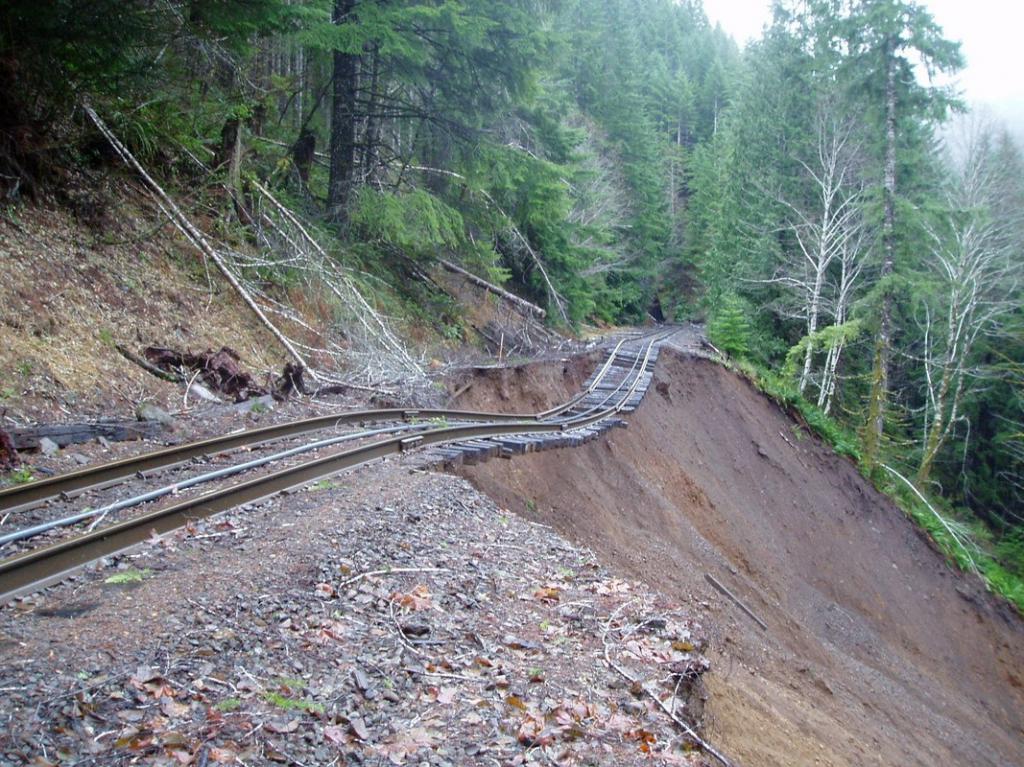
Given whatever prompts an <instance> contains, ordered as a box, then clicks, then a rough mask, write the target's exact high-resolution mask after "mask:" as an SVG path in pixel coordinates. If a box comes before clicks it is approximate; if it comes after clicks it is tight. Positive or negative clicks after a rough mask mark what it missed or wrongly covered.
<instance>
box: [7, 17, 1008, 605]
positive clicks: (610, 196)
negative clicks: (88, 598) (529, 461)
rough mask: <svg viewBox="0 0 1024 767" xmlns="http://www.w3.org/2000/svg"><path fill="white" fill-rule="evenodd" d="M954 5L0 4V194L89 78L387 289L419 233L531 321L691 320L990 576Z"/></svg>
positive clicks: (36, 189) (968, 147)
mask: <svg viewBox="0 0 1024 767" xmlns="http://www.w3.org/2000/svg"><path fill="white" fill-rule="evenodd" d="M955 34H956V30H942V29H940V28H939V27H938V26H937V25H936V24H935V22H934V20H933V19H932V18H931V17H930V15H929V14H928V13H927V11H926V10H925V9H924V7H923V6H922V5H921V4H919V3H916V2H911V1H910V0H801V1H800V2H797V0H785V1H780V2H776V3H775V5H774V9H773V20H772V22H771V24H770V25H769V26H768V27H767V28H766V30H765V32H764V35H763V37H762V38H761V39H760V40H758V41H756V42H753V43H751V44H750V45H749V46H748V47H747V48H746V49H744V50H740V48H739V47H738V46H737V45H736V44H735V43H734V41H732V40H731V39H730V38H729V37H728V36H727V35H725V34H724V33H723V32H722V31H721V30H720V29H718V28H716V27H713V26H711V25H710V24H709V22H708V20H707V17H706V15H705V13H704V11H703V8H702V5H701V3H700V2H699V1H698V0H678V1H673V0H551V1H549V2H545V1H543V0H497V1H496V0H431V1H425V2H416V1H413V0H236V1H234V2H229V1H227V0H31V1H30V0H8V2H6V3H5V4H4V6H3V8H2V9H0V196H2V198H3V199H4V201H5V202H8V203H13V202H17V201H18V200H19V199H23V198H31V197H33V196H36V197H38V196H41V195H44V194H45V189H46V186H47V183H48V179H50V180H52V175H53V172H52V167H53V166H54V165H58V164H59V163H60V162H79V161H82V162H91V161H94V160H95V157H96V155H97V154H98V153H99V154H102V152H101V150H99V149H98V148H97V147H96V146H95V142H94V141H91V140H90V138H89V135H90V131H89V130H88V126H87V125H86V124H85V121H84V119H83V118H82V110H81V107H82V105H83V104H84V103H85V102H89V103H91V104H92V105H93V106H94V107H95V108H96V109H97V110H98V111H99V112H101V113H102V114H103V115H104V116H105V118H106V119H107V120H108V122H109V123H110V124H111V126H112V127H113V129H114V130H115V131H116V132H117V133H118V135H120V136H121V137H122V138H123V139H124V140H125V141H126V142H127V143H128V145H129V146H130V147H131V149H132V151H134V152H135V153H136V154H137V155H138V156H140V157H142V158H143V159H144V160H145V161H146V162H147V163H148V164H149V165H150V166H151V167H155V168H159V169H162V170H161V172H162V173H163V176H164V178H165V180H166V181H167V182H168V183H169V184H172V185H173V184H174V183H175V180H177V183H178V184H179V185H180V187H181V188H183V189H185V188H195V187H196V186H197V185H201V183H202V182H204V181H208V180H209V179H210V178H214V179H216V180H217V181H218V183H221V184H226V185H227V187H228V188H229V189H232V190H234V193H235V194H236V195H237V197H236V199H239V200H241V199H244V197H245V195H246V190H247V189H248V188H249V186H248V185H249V184H250V183H251V182H253V181H257V180H258V181H259V182H260V183H261V184H266V185H269V186H270V187H271V188H273V189H274V190H275V191H276V192H277V193H278V194H279V195H280V196H281V197H282V198H283V199H286V200H287V201H288V202H289V204H291V205H293V206H294V207H295V208H296V209H301V210H302V211H303V213H304V215H306V216H308V217H309V218H310V219H311V220H315V221H316V222H318V225H319V226H322V227H323V228H324V231H329V232H330V234H331V237H333V238H334V239H335V241H336V242H337V243H339V248H340V250H339V252H343V253H344V254H345V255H344V257H345V258H347V259H350V260H351V263H352V264H354V265H356V266H357V267H358V269H359V270H360V271H361V273H364V274H368V275H371V276H372V278H373V279H375V280H381V281H383V282H385V283H387V284H389V285H391V286H393V287H394V288H395V289H396V290H399V291H402V292H404V293H405V294H406V295H408V296H410V297H411V300H412V301H413V302H420V303H421V304H423V303H425V302H429V301H430V300H431V299H430V297H429V295H428V294H429V292H430V290H431V288H430V286H429V285H427V284H425V282H424V280H423V279H422V277H423V275H424V270H428V269H429V267H430V265H431V264H433V263H434V262H435V261H436V260H437V259H438V258H439V257H440V258H445V259H448V260H452V261H457V262H459V263H460V264H461V265H462V266H464V267H465V268H467V269H470V270H471V271H474V272H477V273H479V274H482V275H484V276H486V277H487V278H488V279H490V280H492V281H496V282H501V283H502V284H504V285H505V286H506V287H507V288H508V289H510V290H513V291H515V292H517V293H519V294H520V295H522V296H524V297H526V298H527V299H529V300H531V301H534V302H536V303H539V304H541V305H543V306H544V307H545V308H546V309H547V314H548V318H549V321H550V322H552V323H554V324H557V325H562V326H565V327H572V326H578V324H579V323H582V322H643V321H647V320H648V319H649V318H651V317H654V318H655V319H658V320H660V319H687V318H693V319H701V320H706V321H707V322H708V324H709V331H710V335H711V339H712V341H713V342H714V343H715V344H716V345H717V346H718V347H719V348H721V349H722V350H723V351H725V352H726V353H728V354H729V355H731V356H732V357H733V358H734V359H735V360H738V361H739V362H740V364H741V365H746V366H749V367H750V369H751V371H752V372H753V373H754V374H755V375H756V376H757V377H758V378H759V379H760V380H761V381H762V384H763V385H764V386H766V387H767V388H770V389H771V390H772V391H773V392H774V393H775V394H776V395H777V396H779V397H781V398H782V399H784V400H786V401H787V402H790V403H791V404H793V405H794V407H797V408H798V409H800V410H801V412H803V413H804V417H805V418H807V420H808V421H809V422H811V423H812V425H814V426H815V427H816V428H817V429H818V430H819V431H821V432H822V433H824V434H825V435H826V436H828V437H829V438H830V439H832V441H833V442H834V443H835V444H836V445H837V446H838V447H839V448H840V449H841V450H844V451H845V452H847V453H849V454H850V455H852V456H854V457H856V458H858V459H859V460H860V461H861V462H862V464H863V466H864V467H865V469H866V470H867V471H869V472H871V473H872V474H873V476H874V477H875V479H876V480H877V481H879V482H880V483H887V484H891V486H892V488H893V489H894V490H896V489H900V488H903V489H905V488H904V485H905V483H904V482H903V480H902V479H900V478H899V477H897V473H898V474H899V475H900V476H902V477H904V478H906V479H907V480H908V481H909V482H911V483H912V484H913V485H914V486H915V487H916V488H918V489H920V490H923V491H925V492H926V493H928V494H931V495H933V496H935V497H938V496H941V497H942V498H943V499H944V502H943V508H942V513H944V514H947V515H950V517H951V519H953V520H954V522H953V523H952V524H953V527H952V530H951V531H950V530H948V529H947V528H945V527H943V528H942V529H939V528H936V529H935V530H933V533H934V534H935V535H936V536H937V537H942V536H945V535H947V534H949V535H951V539H950V540H949V541H947V543H949V545H950V547H951V548H952V549H953V550H955V553H954V556H957V558H959V559H961V560H962V563H964V561H966V562H967V563H968V566H972V565H973V564H974V563H975V562H974V560H976V559H977V560H979V561H981V560H984V561H985V562H988V563H989V565H991V567H990V573H992V574H994V575H990V578H995V579H996V580H998V579H1000V578H1005V579H1006V581H1005V583H1004V584H1002V585H999V584H997V585H998V586H999V588H1000V589H1001V590H1003V591H1004V592H1012V591H1013V589H1015V588H1016V589H1019V588H1020V586H1019V581H1017V580H1014V579H1015V578H1017V577H1018V576H1021V575H1024V570H1022V568H1024V534H1022V532H1021V530H1022V529H1024V511H1022V509H1024V398H1022V397H1024V395H1022V386H1024V331H1022V327H1024V326H1022V319H1024V317H1022V309H1021V306H1022V302H1021V298H1022V293H1021V283H1020V279H1021V274H1022V262H1024V259H1022V255H1021V245H1022V241H1024V222H1022V220H1021V216H1022V211H1024V158H1022V156H1021V152H1020V148H1019V147H1018V146H1017V145H1016V144H1015V143H1014V141H1013V140H1012V139H1011V138H1010V136H1009V135H1008V133H1007V132H1006V131H1004V130H1003V129H1002V128H1001V127H1000V126H998V125H994V124H990V123H986V122H985V121H984V120H983V119H982V118H980V117H978V116H977V115H970V114H966V113H965V112H964V109H963V105H962V104H961V103H960V101H959V100H958V96H957V94H956V93H954V92H952V91H951V90H950V89H948V88H946V87H942V86H940V85H937V84H936V83H940V82H949V77H950V76H952V75H955V73H956V72H957V71H958V70H959V69H960V68H962V66H963V65H964V62H963V59H962V56H961V53H960V51H959V47H958V45H957V44H955V43H953V42H951V37H953V36H955ZM940 136H941V137H942V140H940V139H939V137H940ZM197 167H205V168H208V169H209V174H210V175H209V176H202V174H201V173H200V174H199V176H197V170H196V168H197ZM242 207H244V206H242ZM423 315H424V317H423V319H424V321H425V322H439V321H440V322H444V323H452V326H457V323H458V318H457V317H451V316H448V315H443V313H442V315H436V313H432V312H430V311H427V310H424V311H423ZM439 316H440V317H441V319H440V320H439V319H438V317H439ZM915 498H916V496H915ZM909 502H911V503H917V500H914V499H913V498H912V499H910V501H909ZM922 513H923V512H922ZM929 513H930V512H929ZM925 516H926V517H927V514H925ZM979 519H980V520H984V524H979V523H978V522H977V520H979ZM943 530H946V532H943ZM961 533H962V534H963V535H962V536H961V535H960V534H961ZM971 535H973V536H974V537H975V538H977V539H979V540H980V548H979V549H975V548H973V544H972V545H969V546H960V548H957V546H958V544H960V543H962V542H961V541H960V538H961V537H963V538H964V540H965V541H966V540H967V539H968V538H969V537H970V536H971ZM961 549H962V550H961ZM956 552H958V553H956ZM996 562H998V563H1000V564H994V563H996ZM1007 584H1009V585H1007ZM1014 584H1016V585H1014ZM1018 596H1019V599H1020V601H1022V602H1024V592H1022V593H1019V594H1018Z"/></svg>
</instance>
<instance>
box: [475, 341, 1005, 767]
mask: <svg viewBox="0 0 1024 767" xmlns="http://www.w3.org/2000/svg"><path fill="white" fill-rule="evenodd" d="M506 375H508V376H512V380H511V381H509V382H508V383H509V384H510V385H509V386H508V387H507V388H506V389H503V388H502V384H503V381H502V380H493V378H492V379H484V378H481V379H480V380H478V381H476V382H475V389H476V390H475V391H473V389H471V390H470V391H473V395H472V396H473V398H474V403H481V404H483V403H488V402H491V403H498V404H503V405H505V406H506V407H509V408H512V409H518V408H526V407H529V406H531V405H532V404H533V401H534V399H535V398H536V397H538V396H541V395H540V394H539V392H540V389H541V388H542V387H543V385H544V384H545V381H542V380H540V379H541V378H543V376H556V377H557V376H559V375H563V376H564V372H563V371H560V370H558V369H557V368H555V369H549V370H547V372H545V373H543V375H542V376H538V380H537V381H536V382H534V385H531V381H530V376H531V373H529V372H525V371H524V372H523V373H521V374H518V373H508V374H506ZM512 383H516V384H521V385H522V389H521V393H516V394H513V393H512V391H513V387H512V386H511V384H512ZM515 388H516V389H518V388H519V386H516V387H515ZM460 404H461V403H460ZM464 472H465V475H466V476H467V477H468V478H469V479H470V480H471V481H472V482H473V483H474V484H475V485H476V486H477V487H479V488H480V489H482V490H483V491H485V492H486V493H488V494H489V495H491V496H492V497H493V498H495V499H496V500H497V501H498V502H499V503H501V504H502V505H505V506H507V507H508V508H511V509H513V510H515V511H517V512H518V513H520V514H522V515H524V516H526V517H528V518H530V519H533V520H535V521H540V522H544V523H547V524H550V525H552V526H553V527H555V528H556V529H557V530H558V531H560V532H561V533H563V534H564V535H566V536H567V537H568V538H569V539H570V540H572V541H574V542H576V543H578V544H582V545H586V546H589V547H591V548H593V549H594V550H595V551H596V552H597V553H598V555H599V556H600V558H601V559H602V561H603V562H604V563H606V564H609V565H612V566H616V567H620V568H623V569H625V570H626V571H628V572H629V573H631V574H632V575H634V576H636V577H638V578H640V579H642V580H644V581H645V582H647V583H649V584H650V585H652V586H654V587H656V588H658V589H660V590H662V591H664V592H665V593H667V594H668V595H670V596H671V597H674V598H678V599H681V600H683V601H689V603H690V604H691V605H692V606H693V607H694V608H695V609H698V610H700V609H704V610H706V611H707V613H708V615H707V617H706V618H705V621H706V623H709V624H713V625H715V626H716V627H717V629H716V631H715V632H713V639H714V641H713V644H714V647H713V652H711V653H710V656H709V657H711V659H712V662H713V664H714V666H713V671H712V673H711V674H710V675H708V677H707V681H708V684H709V687H710V690H711V700H710V701H709V704H708V708H707V713H708V716H709V722H708V724H709V728H708V731H707V735H708V737H709V739H711V740H712V741H713V742H714V743H715V744H716V745H718V746H719V747H721V748H722V749H724V750H725V751H726V752H727V753H729V754H730V755H731V756H733V757H734V758H735V759H736V760H737V761H739V762H740V763H741V764H743V765H745V766H746V767H760V766H762V765H779V767H782V766H783V765H786V766H787V767H789V766H791V765H814V764H821V765H851V766H852V765H901V766H902V765H922V766H925V765H927V766H928V767H931V766H933V765H939V764H971V765H999V766H1000V767H1006V766H1007V765H1015V764H1024V689H1022V686H1021V682H1020V678H1021V676H1022V675H1021V673H1020V669H1021V668H1024V621H1022V620H1021V618H1020V617H1019V615H1018V614H1017V613H1015V612H1014V611H1013V610H1012V609H1010V608H1009V607H1008V606H1007V605H1006V604H1005V603H1002V602H1000V601H998V600H996V599H995V598H993V597H992V596H990V595H989V594H987V593H986V592H985V591H984V589H983V587H982V585H981V583H980V582H979V581H978V579H977V578H973V577H970V576H967V575H964V574H962V573H960V572H957V571H954V570H952V569H951V568H950V567H949V566H948V565H947V564H946V562H945V561H944V560H943V558H942V556H941V555H940V554H939V553H938V552H937V551H936V550H935V549H934V547H933V546H932V545H931V544H930V543H929V542H928V541H927V540H926V539H925V537H924V536H923V534H922V533H920V531H919V530H918V528H916V527H915V526H914V525H913V524H912V523H911V522H910V521H909V520H907V519H906V517H905V516H904V515H903V514H902V512H900V511H899V509H898V508H896V507H895V506H894V505H893V504H892V503H891V502H890V501H889V500H888V499H887V498H885V497H884V496H882V495H881V494H879V493H878V492H876V491H875V490H874V488H873V487H871V485H870V484H869V483H867V482H866V481H865V480H864V479H863V478H862V477H861V476H860V474H859V473H858V472H857V470H856V467H854V466H853V465H852V464H851V463H850V462H849V461H848V460H846V459H844V458H841V457H839V456H837V455H835V454H834V453H833V452H832V451H831V450H830V449H829V448H827V447H826V446H824V445H822V444H821V443H820V442H819V441H818V440H817V439H816V438H813V437H811V436H809V435H807V434H806V433H805V432H803V431H802V430H801V429H800V428H799V427H797V426H796V425H795V424H794V423H793V422H792V421H791V420H790V419H789V418H788V417H787V416H786V415H785V414H784V413H783V412H782V411H781V410H780V409H779V408H778V406H776V405H775V404H774V403H772V402H771V401H769V400H768V399H766V398H765V397H764V396H762V395H761V394H760V393H758V392H757V391H756V390H754V389H753V388H752V387H751V386H750V385H749V384H748V383H746V382H745V381H742V380H741V379H739V378H737V377H736V376H734V375H732V374H731V373H729V372H728V371H726V370H724V369H723V368H721V367H719V366H717V365H714V364H712V363H709V362H705V361H702V360H696V359H690V358H684V357H682V356H680V355H676V354H674V353H672V352H669V351H666V352H663V354H662V357H661V360H660V362H659V366H658V370H657V374H656V377H655V386H654V387H653V388H652V390H651V393H650V394H649V395H648V396H647V398H646V400H645V402H644V403H643V405H642V406H641V407H640V409H639V411H638V412H637V413H636V414H634V415H633V416H632V417H631V419H630V424H629V428H628V429H627V430H617V431H615V432H614V433H613V434H612V435H611V436H610V437H608V438H606V439H604V440H602V441H600V442H597V443H593V444H590V445H587V446H584V447H583V448H579V449H575V450H561V451H554V452H551V453H541V454H534V455H528V456H524V457H522V458H518V459H516V460H514V461H492V462H490V463H487V464H483V465H480V466H475V467H469V468H466V469H465V470H464ZM708 573H710V574H711V575H713V576H714V577H715V578H717V579H718V580H720V581H721V582H722V583H723V584H725V585H726V586H727V587H728V588H729V589H731V590H732V591H733V593H735V594H736V595H737V596H738V597H739V598H740V599H742V600H743V601H744V602H745V603H746V604H747V605H748V606H749V607H750V609H751V610H752V611H753V612H754V613H755V614H756V615H757V616H758V617H760V618H761V619H763V620H764V621H765V622H766V623H767V625H768V630H767V631H763V630H762V629H761V628H760V627H759V626H758V625H757V624H756V623H755V622H754V621H752V620H750V618H748V617H747V616H746V615H744V614H743V613H742V612H741V611H740V610H739V609H738V608H737V607H736V606H735V605H734V604H733V603H732V602H731V601H729V600H728V599H726V597H724V596H723V595H722V594H720V593H719V592H718V591H716V590H714V589H713V588H711V586H710V585H709V584H708V582H707V581H706V579H705V574H708Z"/></svg>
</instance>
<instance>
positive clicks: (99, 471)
mask: <svg viewBox="0 0 1024 767" xmlns="http://www.w3.org/2000/svg"><path fill="white" fill-rule="evenodd" d="M642 339H643V337H642V336H640V337H639V338H638V339H627V338H623V339H621V340H620V341H619V343H618V344H616V346H615V348H614V349H613V351H612V353H611V354H610V355H609V357H608V360H607V361H606V362H605V364H604V366H603V367H602V368H601V369H600V371H599V373H598V375H597V376H595V378H594V381H593V382H592V383H591V385H590V386H589V387H588V388H587V389H586V390H585V391H584V392H582V393H581V394H579V395H577V396H576V397H574V398H573V399H571V400H570V401H569V402H566V403H563V404H562V405H559V406H558V407H556V408H552V409H550V410H546V411H544V412H541V413H536V414H525V413H488V412H478V411H471V410H444V409H438V408H384V409H374V410H354V411H350V412H347V413H335V414H331V415H324V416H316V417H314V418H306V419H302V420H299V421H289V422H288V423H283V424H274V425H272V426H265V427H262V428H258V429H246V430H243V431H237V432H232V433H230V434H224V435H220V436H217V437H211V438H209V439H205V440H199V441H197V442H190V443H188V444H185V445H175V446H173V447H168V448H165V449H163V450H156V451H153V452H150V453H146V454H144V455H141V456H135V457H132V458H125V459H122V460H119V461H111V462H108V463H103V464H100V465H98V466H90V467H87V468H84V469H79V470H78V471H74V472H69V473H66V474H60V475H58V476H55V477H50V478H48V479H42V480H38V481H36V482H30V483H28V484H24V485H16V486H13V487H9V488H4V489H3V490H0V513H5V512H12V511H17V510H21V509H28V508H33V507H35V506H38V505H40V504H41V503H43V502H44V501H47V500H49V499H51V498H56V497H59V496H71V495H73V494H77V493H80V492H82V491H84V490H87V489H97V488H102V487H109V486H111V485H114V484H117V483H119V482H122V481H123V480H125V479H127V478H129V477H132V476H135V475H139V474H145V473H146V472H150V471H155V470H158V469H167V468H171V467H173V466H177V465H180V464H182V463H185V462H186V461H189V460H191V459H193V458H200V457H203V456H207V455H211V454H214V453H221V452H225V451H227V450H233V449H235V448H237V447H242V446H256V445H261V444H264V443H267V442H271V441H274V440H278V439H285V438H288V437H295V436H299V435H302V434H308V433H310V432H314V431H320V430H322V429H328V428H331V427H334V426H341V425H344V424H353V423H364V422H374V421H387V420H413V419H420V418H422V419H427V420H429V419H432V418H444V419H446V420H453V421H491V422H495V421H498V422H514V421H525V420H537V421H539V420H542V419H544V418H549V417H551V416H553V415H558V414H560V413H563V412H565V411H567V410H569V409H571V408H572V407H573V406H574V405H575V404H576V403H577V402H579V401H580V400H581V399H582V398H583V397H586V396H587V395H588V394H590V393H591V392H592V391H593V390H594V389H595V388H596V387H597V386H598V385H599V384H600V382H601V381H602V380H603V378H604V377H605V376H606V375H607V373H608V371H609V370H610V369H611V365H612V362H613V361H614V359H615V357H616V356H617V355H618V353H619V350H620V349H621V347H622V345H623V344H624V343H626V342H627V341H629V340H633V341H637V340H642Z"/></svg>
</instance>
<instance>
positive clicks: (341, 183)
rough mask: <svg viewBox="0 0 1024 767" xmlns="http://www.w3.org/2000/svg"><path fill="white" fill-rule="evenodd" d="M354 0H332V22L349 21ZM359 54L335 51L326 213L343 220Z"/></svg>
mask: <svg viewBox="0 0 1024 767" xmlns="http://www.w3.org/2000/svg"><path fill="white" fill-rule="evenodd" d="M355 4H356V3H355V0H335V2H334V23H335V24H341V23H344V22H347V21H348V16H349V15H350V14H351V13H352V10H353V8H355ZM358 77H359V56H358V55H357V54H352V53H345V52H344V51H335V52H334V105H333V108H332V110H331V174H330V181H329V183H328V189H327V214H328V216H329V217H330V219H331V220H332V221H335V222H336V223H339V224H345V223H347V221H348V208H349V204H350V203H351V198H352V189H353V186H354V184H353V181H354V175H355V154H356V98H357V95H358V90H359V83H358Z"/></svg>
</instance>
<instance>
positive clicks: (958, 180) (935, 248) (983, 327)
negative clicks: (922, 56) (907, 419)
mask: <svg viewBox="0 0 1024 767" xmlns="http://www.w3.org/2000/svg"><path fill="white" fill-rule="evenodd" d="M958 138H959V142H958V143H959V144H960V146H958V147H956V149H957V150H958V151H957V152H955V155H954V156H953V157H952V158H951V166H952V171H951V174H950V178H949V181H948V189H947V192H946V205H947V210H946V212H945V213H944V215H943V216H942V219H941V220H940V221H939V222H937V223H935V224H933V225H930V226H928V227H927V229H928V234H929V237H930V239H931V242H932V246H931V252H930V254H929V255H930V259H929V266H930V267H931V269H932V271H933V273H934V275H935V277H936V278H937V282H938V285H939V290H938V291H937V294H936V296H935V297H934V298H933V300H932V301H931V302H930V303H926V304H925V307H924V313H925V318H924V331H925V338H924V356H923V365H924V375H925V383H926V388H927V392H926V394H927V402H926V407H925V410H924V437H923V445H922V455H921V463H920V466H919V467H918V471H917V479H918V482H924V481H926V480H927V479H928V476H929V474H930V472H931V469H932V467H933V465H934V462H935V459H936V457H937V455H938V454H939V452H940V451H941V450H942V448H943V446H944V445H945V443H946V440H947V439H948V438H949V436H950V434H951V432H952V430H953V428H954V426H955V424H956V423H957V422H958V421H959V420H961V419H962V418H963V415H962V405H963V400H964V396H965V393H966V390H967V388H968V386H969V383H970V380H971V379H973V378H977V377H978V376H979V375H981V374H982V373H983V370H982V369H980V368H979V367H977V366H975V365H974V360H973V356H972V352H973V351H974V350H975V347H976V344H977V342H978V341H979V339H981V338H983V337H984V336H991V335H997V334H998V333H1000V332H1001V331H1002V330H1003V323H1002V320H1003V319H1004V318H1005V317H1006V315H1008V314H1009V313H1010V312H1012V311H1013V310H1014V309H1016V308H1019V306H1020V298H1021V297H1020V292H1019V286H1020V277H1021V271H1022V264H1021V258H1020V245H1021V243H1020V239H1019V235H1020V231H1021V230H1020V228H1019V222H1018V221H1016V220H1015V219H1014V217H1013V216H1010V215H1006V212H1005V211H1002V212H1001V211H1000V205H999V200H1000V199H1001V198H1002V197H1004V196H1005V195H1007V193H1008V192H1009V191H1010V189H1011V188H1012V186H1011V185H1012V184H1015V183H1017V184H1019V183H1020V182H1019V179H1015V178H1014V177H1013V174H1012V169H1011V168H1008V167H1007V166H1006V165H1004V164H1002V163H1000V162H998V161H997V157H996V155H995V153H994V151H993V131H992V129H991V127H990V126H988V125H986V124H984V123H982V122H979V121H978V120H967V121H965V122H964V124H963V125H962V127H961V131H960V135H959V137H958Z"/></svg>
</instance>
